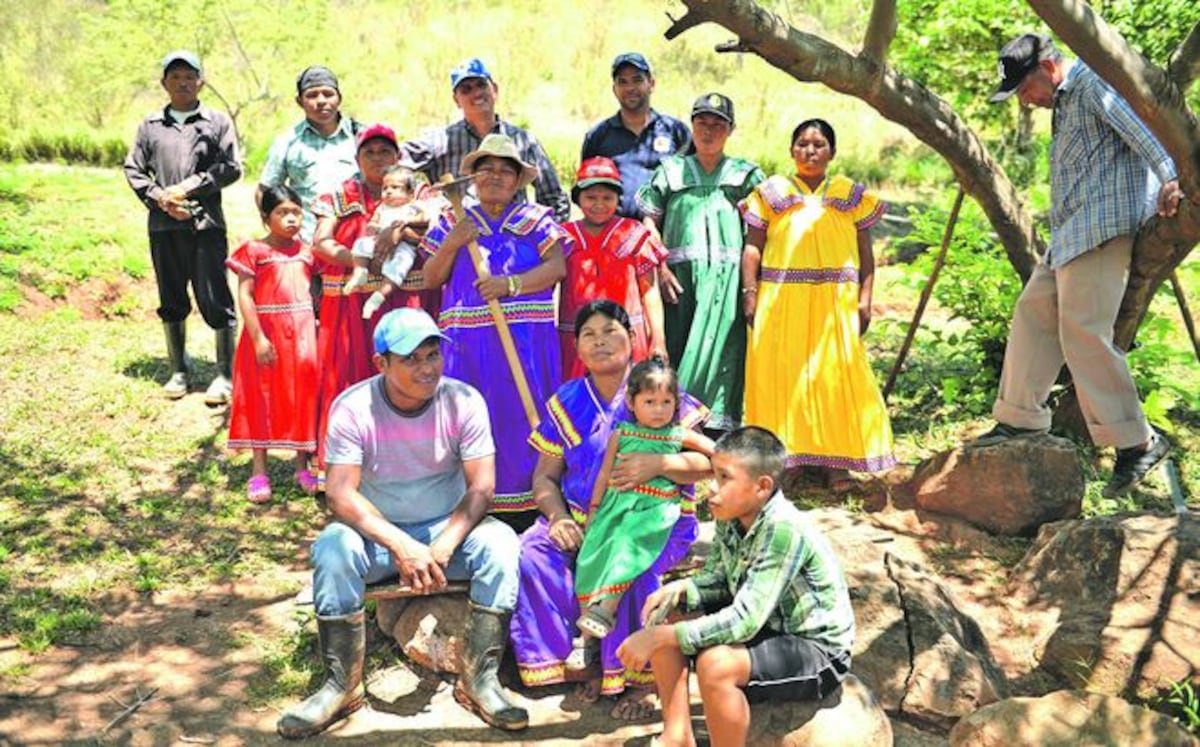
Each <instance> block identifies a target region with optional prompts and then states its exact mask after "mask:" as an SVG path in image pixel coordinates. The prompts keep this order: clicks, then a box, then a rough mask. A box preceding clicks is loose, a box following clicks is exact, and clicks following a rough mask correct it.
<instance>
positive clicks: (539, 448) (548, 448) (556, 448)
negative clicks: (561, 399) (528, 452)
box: [528, 400, 563, 459]
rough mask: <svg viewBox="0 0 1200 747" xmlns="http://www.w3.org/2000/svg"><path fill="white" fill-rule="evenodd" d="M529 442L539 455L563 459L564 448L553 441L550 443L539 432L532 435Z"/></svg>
mask: <svg viewBox="0 0 1200 747" xmlns="http://www.w3.org/2000/svg"><path fill="white" fill-rule="evenodd" d="M553 401H554V400H551V402H553ZM528 440H529V445H530V446H532V447H533V449H534V451H536V452H538V453H539V454H545V455H546V456H548V457H554V458H556V459H562V458H563V447H562V446H561V445H559V444H556V443H554V442H553V441H550V440H549V439H548V438H546V437H545V436H543V435H542V434H540V433H538V432H537V431H534V432H532V433H530V434H529V439H528Z"/></svg>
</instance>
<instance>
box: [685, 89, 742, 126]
mask: <svg viewBox="0 0 1200 747" xmlns="http://www.w3.org/2000/svg"><path fill="white" fill-rule="evenodd" d="M697 114H716V115H717V116H718V117H720V118H721V119H724V120H725V121H726V122H728V123H729V124H733V102H732V101H730V100H729V97H728V96H725V95H723V94H719V93H706V94H704V95H703V96H701V97H700V98H698V99H696V103H694V104H692V116H693V117H695V116H696V115H697Z"/></svg>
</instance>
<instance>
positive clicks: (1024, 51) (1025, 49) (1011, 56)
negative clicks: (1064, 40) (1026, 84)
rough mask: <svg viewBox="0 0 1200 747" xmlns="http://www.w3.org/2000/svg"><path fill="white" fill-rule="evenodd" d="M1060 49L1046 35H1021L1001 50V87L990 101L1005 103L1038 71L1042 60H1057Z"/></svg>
mask: <svg viewBox="0 0 1200 747" xmlns="http://www.w3.org/2000/svg"><path fill="white" fill-rule="evenodd" d="M1060 56H1061V55H1060V54H1059V51H1058V47H1055V46H1054V42H1052V41H1051V40H1050V37H1048V36H1046V35H1045V34H1021V35H1020V36H1018V37H1017V38H1016V39H1013V40H1012V41H1010V42H1009V43H1008V44H1005V45H1004V46H1003V47H1001V48H1000V67H999V72H1000V87H999V88H997V89H996V92H995V93H994V94H992V97H991V98H990V99H988V101H990V102H992V103H993V104H996V103H999V102H1001V101H1004V100H1005V99H1007V98H1008V97H1009V96H1012V95H1013V94H1014V93H1016V91H1017V87H1018V86H1020V85H1021V81H1023V80H1025V76H1027V75H1029V74H1030V73H1032V72H1033V71H1034V70H1037V68H1038V63H1039V62H1041V61H1042V60H1057V59H1058V58H1059V57H1060Z"/></svg>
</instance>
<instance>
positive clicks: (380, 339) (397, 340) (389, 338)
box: [375, 308, 450, 355]
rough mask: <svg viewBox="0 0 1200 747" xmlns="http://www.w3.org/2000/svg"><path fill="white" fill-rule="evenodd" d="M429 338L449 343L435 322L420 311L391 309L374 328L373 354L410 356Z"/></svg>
mask: <svg viewBox="0 0 1200 747" xmlns="http://www.w3.org/2000/svg"><path fill="white" fill-rule="evenodd" d="M431 337H437V338H439V339H442V340H447V341H449V339H450V338H449V337H446V336H445V335H444V334H442V331H441V330H440V329H438V326H437V322H435V321H433V317H431V316H429V314H427V313H426V312H425V311H423V310H421V309H411V308H403V309H393V310H392V311H389V312H388V313H386V314H384V315H383V318H382V319H380V320H379V324H378V325H376V327H375V352H376V353H379V354H380V355H383V354H384V353H389V352H390V353H394V354H395V355H412V351H414V350H416V349H417V348H419V347H421V343H423V342H425V341H426V340H428V339H429V338H431Z"/></svg>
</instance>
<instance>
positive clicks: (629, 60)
mask: <svg viewBox="0 0 1200 747" xmlns="http://www.w3.org/2000/svg"><path fill="white" fill-rule="evenodd" d="M622 65H632V66H633V67H636V68H637V69H638V70H641V71H642V72H643V73H645V74H646V75H653V74H654V73H653V72H651V71H650V63H649V62H647V61H646V58H645V57H643V56H642V54H641V53H640V52H625V53H624V54H619V55H617V56H616V58H615V59H614V60H613V63H612V75H613V77H614V78H615V77H616V75H617V70H619V69H621V66H622Z"/></svg>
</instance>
